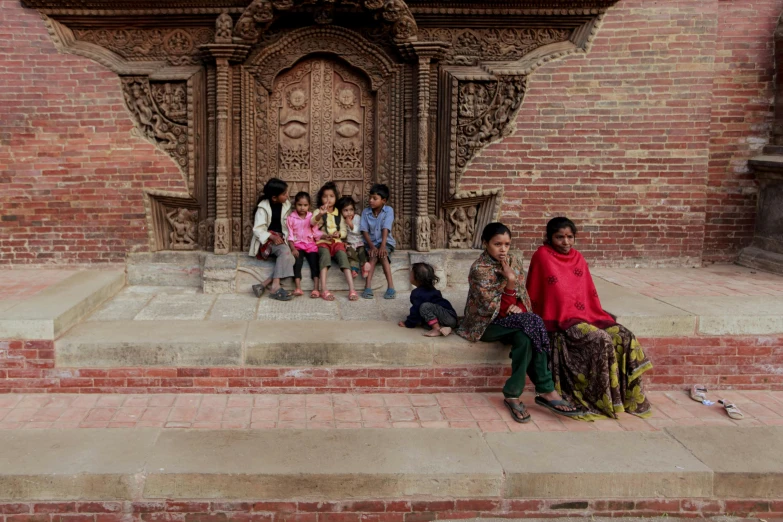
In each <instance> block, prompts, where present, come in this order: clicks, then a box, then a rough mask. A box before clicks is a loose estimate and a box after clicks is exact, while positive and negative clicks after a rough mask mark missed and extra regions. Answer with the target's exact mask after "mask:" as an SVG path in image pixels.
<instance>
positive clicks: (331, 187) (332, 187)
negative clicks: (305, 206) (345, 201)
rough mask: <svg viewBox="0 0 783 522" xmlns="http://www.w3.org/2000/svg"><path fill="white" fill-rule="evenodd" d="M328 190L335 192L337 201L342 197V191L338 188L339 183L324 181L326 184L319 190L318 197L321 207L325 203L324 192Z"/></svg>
mask: <svg viewBox="0 0 783 522" xmlns="http://www.w3.org/2000/svg"><path fill="white" fill-rule="evenodd" d="M327 190H331V191H332V192H334V200H335V202H336V201H337V200H338V199H340V192H339V191H338V190H337V185H335V184H334V181H329V182H327V183H324V186H323V187H321V189H320V190H319V191H318V197H317V198H316V199H317V200H318V206H319V207H320V206H321V205H323V202H322V201H321V198H322V197H324V192H326V191H327Z"/></svg>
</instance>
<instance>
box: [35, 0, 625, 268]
mask: <svg viewBox="0 0 783 522" xmlns="http://www.w3.org/2000/svg"><path fill="white" fill-rule="evenodd" d="M615 2H616V0H550V1H544V0H506V1H478V0H474V1H473V2H470V1H462V0H451V1H448V2H443V1H441V2H433V1H430V0H408V1H407V3H406V2H404V1H403V0H253V1H252V3H249V2H248V0H155V1H152V0H111V1H110V0H23V4H24V5H25V6H27V7H33V8H36V9H38V10H39V11H40V12H41V14H42V15H43V16H44V19H45V22H46V24H47V27H48V29H49V32H50V34H51V36H52V38H53V40H54V41H55V43H56V45H57V46H58V47H59V48H60V50H62V51H65V52H69V53H74V54H77V55H81V56H85V57H88V58H90V59H92V60H95V61H96V62H99V63H101V64H102V65H104V66H106V67H108V68H109V69H111V70H112V71H114V72H115V73H116V74H118V75H119V76H120V78H121V85H122V89H123V94H124V98H125V103H126V105H127V108H128V110H129V111H130V113H131V114H132V116H133V118H134V121H135V124H136V126H137V129H138V132H139V133H140V134H141V135H143V136H144V137H145V138H146V139H147V140H149V141H151V142H152V143H154V144H155V145H156V146H157V147H158V148H159V149H161V150H162V151H164V152H165V153H167V154H168V155H169V156H171V157H172V158H173V160H174V161H175V162H176V163H177V165H178V166H179V168H180V169H181V171H182V174H183V176H184V178H185V180H186V186H187V193H179V192H168V191H159V190H154V189H147V190H146V193H145V204H146V212H147V224H148V229H149V240H150V249H151V250H153V251H156V250H204V251H214V252H215V253H217V254H225V253H229V252H234V251H246V250H247V249H248V245H249V243H250V238H251V235H252V223H253V215H254V211H255V207H256V203H257V199H258V196H259V193H260V190H261V188H262V187H263V185H264V183H265V181H266V180H268V179H269V178H271V177H279V178H281V179H283V180H285V181H287V182H288V183H289V185H290V191H289V193H290V194H291V195H293V194H294V193H296V192H298V191H306V192H309V193H310V194H311V195H313V196H314V195H315V193H316V192H317V191H318V188H319V187H320V186H321V185H322V184H323V183H325V182H327V181H333V182H335V183H336V184H337V186H338V188H339V190H340V192H341V193H342V194H346V195H352V196H353V197H354V198H355V199H356V200H357V201H360V204H361V205H362V206H363V205H364V203H365V201H366V198H367V196H368V190H369V187H370V186H371V185H372V184H373V183H385V184H387V185H388V186H389V188H390V190H391V198H390V201H389V203H390V205H391V206H392V207H393V208H394V209H395V213H396V221H395V229H394V231H393V233H394V235H395V237H396V238H397V241H398V243H399V246H400V247H402V248H409V249H415V250H418V251H429V250H431V249H440V248H472V247H477V246H479V244H480V240H479V237H478V236H479V235H480V231H481V229H482V228H483V226H484V225H485V224H486V223H488V222H490V221H492V220H494V219H496V217H497V215H498V212H499V209H500V203H501V201H502V198H503V193H502V190H501V189H493V190H489V191H466V190H463V189H462V188H461V177H462V175H463V173H464V172H465V171H466V169H467V168H468V167H469V166H470V163H471V160H472V159H473V158H474V157H476V156H477V154H479V153H480V151H481V150H482V149H483V148H484V147H486V146H487V145H488V144H490V143H492V142H494V141H497V140H500V139H502V138H503V137H505V136H507V135H508V134H509V133H510V132H511V130H512V129H513V127H514V119H515V116H516V113H517V112H518V110H519V108H520V106H521V105H522V104H523V101H524V97H525V90H526V83H527V78H528V77H529V76H530V75H531V73H532V72H533V71H534V70H535V69H536V67H538V66H539V65H541V64H542V63H544V62H547V61H549V60H552V59H554V58H559V57H562V56H565V55H567V54H570V53H578V52H587V50H588V49H589V46H590V43H591V41H592V39H593V37H594V35H595V31H596V29H597V26H598V24H599V23H600V21H601V19H602V16H603V14H604V12H605V11H606V9H607V8H609V7H610V6H611V5H612V4H614V3H615Z"/></svg>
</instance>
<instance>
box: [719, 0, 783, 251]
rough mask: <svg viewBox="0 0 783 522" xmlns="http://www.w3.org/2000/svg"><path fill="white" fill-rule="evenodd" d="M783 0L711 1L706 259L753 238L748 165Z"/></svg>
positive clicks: (763, 137)
mask: <svg viewBox="0 0 783 522" xmlns="http://www.w3.org/2000/svg"><path fill="white" fill-rule="evenodd" d="M782 11H783V1H782V0H761V1H759V0H753V1H738V0H735V1H722V2H719V3H718V15H719V18H718V20H719V26H718V41H717V47H716V53H715V73H714V81H713V91H712V124H711V129H710V131H711V132H710V163H709V181H708V184H707V226H706V230H705V238H704V259H705V261H733V260H734V259H735V257H736V255H737V253H738V252H739V250H740V249H741V248H742V247H744V246H747V245H748V244H749V243H750V240H751V238H752V237H753V224H754V222H755V218H756V197H755V196H756V183H755V181H754V176H753V174H751V173H749V172H748V168H747V162H746V160H747V159H748V158H751V157H753V156H755V155H757V154H759V153H760V152H761V149H762V147H763V146H764V145H765V144H766V142H767V140H768V136H769V131H770V124H771V121H772V120H771V117H772V114H771V107H770V105H771V103H772V101H773V96H774V91H773V86H772V77H773V75H774V74H775V71H774V63H773V52H774V49H773V41H772V38H771V35H772V34H773V33H774V32H775V27H776V26H777V22H778V18H779V17H780V14H781V12H782Z"/></svg>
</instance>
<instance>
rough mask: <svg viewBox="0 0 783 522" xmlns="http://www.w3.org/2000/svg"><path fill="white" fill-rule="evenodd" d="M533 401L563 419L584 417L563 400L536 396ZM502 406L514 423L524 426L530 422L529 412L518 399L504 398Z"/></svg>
mask: <svg viewBox="0 0 783 522" xmlns="http://www.w3.org/2000/svg"><path fill="white" fill-rule="evenodd" d="M535 401H536V404H538V405H539V406H543V407H544V408H546V409H548V410H549V411H551V412H552V413H554V414H556V415H562V416H563V417H578V416H580V415H584V412H583V411H582V410H581V409H580V408H578V407H577V406H574V405H573V404H571V403H570V402H569V401H567V400H565V399H558V400H550V399H546V398H545V397H542V396H541V395H536V399H535ZM503 404H505V405H506V408H508V411H509V412H510V413H511V418H512V419H514V420H515V421H516V422H518V423H520V424H526V423H528V422H530V421H531V420H532V417H531V416H530V412H529V411H527V408H526V407H525V405H524V404H522V403H521V402H519V400H518V399H517V400H516V402H515V401H514V400H513V399H512V400H509V398H508V397H506V398H505V399H503ZM558 406H559V408H558Z"/></svg>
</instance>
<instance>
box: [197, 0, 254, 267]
mask: <svg viewBox="0 0 783 522" xmlns="http://www.w3.org/2000/svg"><path fill="white" fill-rule="evenodd" d="M230 42H231V17H230V15H228V14H225V13H224V14H222V15H220V16H219V17H218V19H217V31H216V34H215V43H214V44H208V45H205V46H203V47H202V48H203V49H204V50H205V51H207V52H208V53H209V54H210V55H211V56H212V58H214V60H215V70H216V73H215V76H216V80H215V98H216V99H215V112H216V120H217V124H216V125H215V136H216V139H215V141H216V149H217V151H216V152H217V154H216V162H215V163H216V167H215V174H216V179H215V200H216V201H215V253H216V254H228V253H229V252H230V251H231V230H232V226H231V209H230V194H229V192H230V180H229V171H230V168H231V157H230V154H231V151H230V149H229V144H230V136H229V132H231V129H230V127H229V118H230V102H231V100H230V99H229V93H230V92H231V89H232V79H233V77H234V75H233V74H232V71H231V62H232V61H240V60H243V59H244V57H245V56H246V55H247V52H248V50H249V49H250V46H248V45H244V44H234V43H230ZM233 87H234V88H239V86H233Z"/></svg>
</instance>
